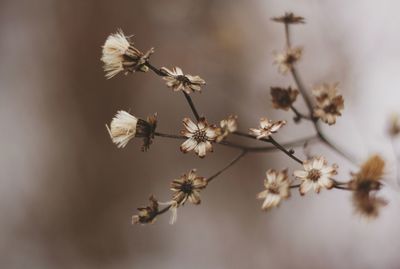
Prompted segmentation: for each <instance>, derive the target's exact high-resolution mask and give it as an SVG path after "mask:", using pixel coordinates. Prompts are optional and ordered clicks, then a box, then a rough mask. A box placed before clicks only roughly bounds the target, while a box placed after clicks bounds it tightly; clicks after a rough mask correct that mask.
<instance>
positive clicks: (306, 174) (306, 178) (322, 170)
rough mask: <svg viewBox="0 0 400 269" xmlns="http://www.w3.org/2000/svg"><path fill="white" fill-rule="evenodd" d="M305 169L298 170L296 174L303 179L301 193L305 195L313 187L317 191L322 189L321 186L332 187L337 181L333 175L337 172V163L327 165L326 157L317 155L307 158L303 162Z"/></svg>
mask: <svg viewBox="0 0 400 269" xmlns="http://www.w3.org/2000/svg"><path fill="white" fill-rule="evenodd" d="M303 167H304V170H297V171H295V172H294V176H295V177H296V178H297V179H300V180H301V184H300V188H299V191H300V194H301V195H304V194H305V193H306V192H308V191H309V190H311V189H314V191H315V192H316V193H319V192H320V191H321V188H327V189H331V188H332V187H333V186H334V184H335V182H334V180H333V178H332V177H333V176H335V175H336V174H337V168H338V167H337V165H336V164H334V165H332V166H328V165H327V161H326V160H325V158H324V157H315V158H312V159H310V160H306V161H304V163H303Z"/></svg>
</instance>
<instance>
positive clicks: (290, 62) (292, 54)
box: [274, 48, 303, 75]
mask: <svg viewBox="0 0 400 269" xmlns="http://www.w3.org/2000/svg"><path fill="white" fill-rule="evenodd" d="M302 53H303V49H302V48H289V49H286V50H285V51H283V52H281V53H275V61H274V64H277V65H278V70H279V72H280V73H282V74H284V75H285V74H287V72H289V71H290V70H292V68H293V67H294V65H295V63H296V62H297V61H299V60H300V58H301V55H302Z"/></svg>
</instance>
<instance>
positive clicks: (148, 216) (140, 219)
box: [132, 195, 159, 224]
mask: <svg viewBox="0 0 400 269" xmlns="http://www.w3.org/2000/svg"><path fill="white" fill-rule="evenodd" d="M149 200H150V204H149V205H148V206H146V207H139V208H138V210H139V213H138V214H137V215H133V216H132V224H138V223H140V224H147V223H154V221H155V220H156V217H157V215H158V212H159V211H158V201H157V199H156V198H155V197H154V196H153V195H151V196H150V198H149Z"/></svg>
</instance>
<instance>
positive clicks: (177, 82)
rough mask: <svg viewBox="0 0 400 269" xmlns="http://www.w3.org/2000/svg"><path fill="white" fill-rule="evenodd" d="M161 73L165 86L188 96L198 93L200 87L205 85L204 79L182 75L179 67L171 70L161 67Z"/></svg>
mask: <svg viewBox="0 0 400 269" xmlns="http://www.w3.org/2000/svg"><path fill="white" fill-rule="evenodd" d="M161 71H162V72H164V73H165V74H166V76H164V77H163V79H164V80H165V81H166V84H167V86H168V87H170V88H172V89H173V90H174V91H175V92H177V91H185V92H186V93H188V94H189V93H191V92H196V91H198V92H200V91H201V86H202V85H205V84H206V82H205V81H204V79H202V78H201V77H199V76H192V75H184V74H183V71H182V69H180V68H179V67H174V68H172V70H169V69H168V68H166V67H162V68H161Z"/></svg>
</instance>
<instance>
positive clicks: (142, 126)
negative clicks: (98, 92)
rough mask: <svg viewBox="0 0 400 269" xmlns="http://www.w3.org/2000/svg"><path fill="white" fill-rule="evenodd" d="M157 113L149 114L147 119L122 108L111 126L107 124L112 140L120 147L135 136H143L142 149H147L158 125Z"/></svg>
mask: <svg viewBox="0 0 400 269" xmlns="http://www.w3.org/2000/svg"><path fill="white" fill-rule="evenodd" d="M156 117H157V114H154V115H153V116H149V117H148V118H147V121H145V120H142V119H138V118H136V117H135V116H132V115H131V114H129V113H128V112H126V111H124V110H120V111H118V112H117V114H116V115H115V116H114V118H113V119H112V121H111V124H110V127H108V125H106V128H107V130H108V133H109V134H110V137H111V140H112V141H113V143H114V144H116V145H117V146H118V148H124V147H125V146H126V145H127V144H128V142H129V141H130V140H131V139H132V138H134V137H143V140H144V144H143V146H142V150H143V151H144V150H147V149H148V147H149V146H150V144H151V142H152V139H153V137H154V132H155V129H156V126H157V118H156Z"/></svg>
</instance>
